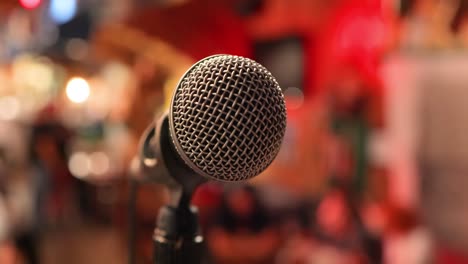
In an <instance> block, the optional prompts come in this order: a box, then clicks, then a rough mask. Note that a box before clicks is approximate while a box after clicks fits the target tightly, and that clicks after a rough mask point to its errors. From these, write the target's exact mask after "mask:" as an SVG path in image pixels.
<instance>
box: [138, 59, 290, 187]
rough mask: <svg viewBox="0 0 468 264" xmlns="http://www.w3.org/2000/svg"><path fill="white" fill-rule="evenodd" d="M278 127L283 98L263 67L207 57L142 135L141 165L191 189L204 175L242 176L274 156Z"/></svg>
mask: <svg viewBox="0 0 468 264" xmlns="http://www.w3.org/2000/svg"><path fill="white" fill-rule="evenodd" d="M285 128H286V106H285V101H284V96H283V94H282V92H281V88H280V86H279V85H278V82H277V81H276V80H275V78H274V77H273V76H272V74H271V73H270V72H269V71H268V70H267V69H266V68H265V67H264V66H262V65H260V64H259V63H257V62H255V61H253V60H251V59H248V58H244V57H240V56H233V55H214V56H210V57H207V58H204V59H202V60H200V61H199V62H197V63H195V64H194V65H193V66H192V67H191V68H190V69H189V70H188V71H187V72H186V73H185V74H184V75H183V76H182V78H181V79H180V81H179V83H178V85H177V87H176V89H175V91H174V94H173V97H172V100H171V103H170V109H169V111H168V113H165V114H163V115H162V117H161V118H160V119H159V121H158V122H155V123H153V124H151V125H150V127H149V128H148V129H147V130H146V132H145V133H144V135H143V137H142V140H141V142H140V153H139V158H140V170H141V171H142V172H143V173H142V175H143V178H145V179H147V180H151V181H155V182H159V183H163V184H166V185H167V186H169V187H177V186H182V187H183V189H184V190H187V191H190V192H191V191H193V190H194V188H196V186H198V185H199V184H200V183H203V182H205V181H207V180H217V181H223V182H236V181H244V180H248V179H250V178H252V177H255V176H257V175H258V174H260V173H261V172H263V171H264V170H265V169H266V168H267V167H268V166H269V165H270V164H271V162H272V161H273V160H274V159H275V157H276V155H277V154H278V152H279V149H280V146H281V143H282V140H283V137H284V133H285Z"/></svg>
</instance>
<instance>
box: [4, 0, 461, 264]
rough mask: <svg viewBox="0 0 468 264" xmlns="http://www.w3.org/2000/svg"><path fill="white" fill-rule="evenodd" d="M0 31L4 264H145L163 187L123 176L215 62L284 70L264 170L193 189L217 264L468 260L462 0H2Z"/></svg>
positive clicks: (209, 257)
mask: <svg viewBox="0 0 468 264" xmlns="http://www.w3.org/2000/svg"><path fill="white" fill-rule="evenodd" d="M0 21H1V22H0V263H2V264H13V263H15V264H16V263H18V264H23V263H25V264H27V263H31V264H35V263H45V264H55V263H58V264H61V263H68V264H74V263H77V264H78V263H88V264H93V263H114V264H119V263H128V260H129V259H132V254H131V253H130V252H131V248H134V250H135V256H136V257H135V258H134V261H135V263H151V257H152V233H153V229H154V227H155V219H156V216H157V212H158V208H159V207H160V206H161V205H164V204H165V203H166V202H167V201H168V192H167V190H166V188H165V187H164V186H161V185H157V184H150V183H135V180H133V179H132V176H131V173H130V172H129V168H130V167H131V163H132V159H133V157H134V156H135V155H136V153H137V150H138V141H139V138H140V136H141V134H142V132H143V131H144V129H145V127H146V126H147V125H148V124H149V123H150V122H153V121H154V120H155V119H156V118H157V116H158V114H160V113H162V112H163V111H164V110H165V109H167V106H168V104H169V100H170V96H171V94H172V91H173V89H174V88H175V87H176V85H177V81H178V79H179V78H180V77H181V76H182V74H183V73H184V72H185V71H186V70H187V69H188V67H190V66H191V65H192V64H193V63H194V62H196V61H197V60H200V59H202V58H204V57H206V56H209V55H213V54H219V53H227V54H235V55H241V56H245V57H250V58H253V59H255V60H256V61H258V62H260V63H261V64H263V65H264V66H266V67H267V68H268V69H269V70H270V71H271V72H272V73H273V75H274V76H275V77H276V79H277V80H278V82H279V84H280V86H281V87H282V89H283V92H284V95H285V98H286V104H287V109H288V124H287V131H286V136H285V139H284V142H283V146H282V149H281V151H280V154H279V155H278V157H277V159H276V160H275V162H274V163H273V164H272V165H271V166H270V168H269V169H268V170H267V171H265V172H264V173H263V174H262V175H260V176H258V177H256V178H255V179H253V180H252V181H250V182H248V183H242V184H234V185H232V184H231V185H226V184H222V183H216V182H213V183H208V184H205V185H204V186H202V187H200V188H199V190H198V191H197V193H196V195H195V197H194V199H193V202H194V204H196V205H197V206H198V208H199V211H200V217H201V224H202V228H203V232H204V235H205V239H206V240H205V251H206V252H205V255H206V260H205V261H206V263H220V264H237V263H242V264H250V263H252V264H260V263H267V264H270V263H272V264H289V263H291V264H292V263H294V264H297V263H304V264H312V263H314V264H315V263H319V264H321V263H337V264H346V263H387V264H419V263H442V264H445V263H448V264H452V263H455V264H457V263H468V221H467V219H468V192H467V191H466V189H467V187H468V177H467V176H468V165H466V161H468V104H467V103H466V98H468V87H466V85H467V83H468V74H467V73H468V52H467V50H468V1H466V0H328V1H323V0H112V1H111V0H0ZM133 194H135V195H136V199H135V200H136V207H135V214H134V217H133V218H132V217H131V215H130V216H129V215H128V212H129V205H131V202H132V197H133V196H132V195H133ZM132 219H135V221H136V224H135V227H136V228H135V232H132V228H131V225H130V223H131V222H132Z"/></svg>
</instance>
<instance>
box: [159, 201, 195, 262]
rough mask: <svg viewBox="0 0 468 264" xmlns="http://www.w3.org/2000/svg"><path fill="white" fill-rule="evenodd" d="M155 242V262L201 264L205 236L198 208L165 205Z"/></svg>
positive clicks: (161, 210)
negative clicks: (201, 229)
mask: <svg viewBox="0 0 468 264" xmlns="http://www.w3.org/2000/svg"><path fill="white" fill-rule="evenodd" d="M153 242H154V256H153V263H154V264H186V263H190V264H201V263H202V258H203V252H204V250H203V237H202V236H201V235H200V233H199V224H198V215H197V212H196V210H190V209H188V208H185V209H184V208H174V207H171V206H164V207H162V208H161V209H160V211H159V217H158V223H157V227H156V229H155V231H154V236H153Z"/></svg>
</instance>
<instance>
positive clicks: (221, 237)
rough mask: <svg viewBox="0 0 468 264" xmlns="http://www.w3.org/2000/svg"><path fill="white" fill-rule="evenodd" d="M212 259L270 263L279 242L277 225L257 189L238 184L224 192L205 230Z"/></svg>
mask: <svg viewBox="0 0 468 264" xmlns="http://www.w3.org/2000/svg"><path fill="white" fill-rule="evenodd" d="M206 234H207V246H208V250H209V253H210V255H211V257H212V259H213V261H214V263H219V264H236V263H243V264H260V263H273V259H274V258H275V255H276V251H277V249H279V246H280V237H279V232H278V229H277V227H276V225H275V222H274V221H273V219H271V217H270V215H269V213H268V210H267V209H266V207H265V205H264V204H263V202H262V201H261V199H260V196H259V193H258V191H257V189H256V188H255V187H253V186H249V185H242V186H237V187H234V188H233V189H231V190H228V191H227V192H226V193H224V195H223V197H222V200H221V205H220V207H219V209H218V211H217V213H215V215H214V218H213V219H212V223H211V225H210V227H209V228H208V229H207V230H206Z"/></svg>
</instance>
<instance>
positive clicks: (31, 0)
mask: <svg viewBox="0 0 468 264" xmlns="http://www.w3.org/2000/svg"><path fill="white" fill-rule="evenodd" d="M19 2H20V4H21V6H23V7H24V8H27V9H34V8H36V7H38V6H39V5H40V4H41V0H20V1H19Z"/></svg>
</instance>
